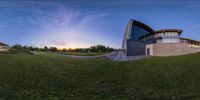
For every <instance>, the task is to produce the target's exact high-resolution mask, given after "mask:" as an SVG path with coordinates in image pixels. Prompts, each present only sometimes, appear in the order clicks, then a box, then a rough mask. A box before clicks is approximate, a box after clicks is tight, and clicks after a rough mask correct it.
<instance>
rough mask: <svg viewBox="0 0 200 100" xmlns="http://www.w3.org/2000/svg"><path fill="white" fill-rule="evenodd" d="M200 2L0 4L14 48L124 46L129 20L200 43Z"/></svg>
mask: <svg viewBox="0 0 200 100" xmlns="http://www.w3.org/2000/svg"><path fill="white" fill-rule="evenodd" d="M199 9H200V1H198V0H187V1H186V0H168V1H165V0H60V1H59V0H43V1H42V0H40V1H39V0H36V1H32V0H28V1H20V0H8V1H0V42H3V43H6V44H9V45H11V46H12V45H14V44H22V45H31V46H38V47H43V46H48V47H52V46H55V47H58V48H87V47H90V46H92V45H98V44H102V45H106V46H110V47H114V48H121V44H122V38H123V35H124V31H125V27H126V25H127V23H128V21H129V20H130V19H136V20H139V21H141V22H143V23H145V24H147V25H149V26H150V27H152V28H153V29H154V30H159V29H182V30H183V33H182V35H181V36H182V37H187V38H192V39H195V40H200V30H199V29H200V11H199Z"/></svg>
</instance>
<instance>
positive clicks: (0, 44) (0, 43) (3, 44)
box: [0, 42, 9, 46]
mask: <svg viewBox="0 0 200 100" xmlns="http://www.w3.org/2000/svg"><path fill="white" fill-rule="evenodd" d="M0 46H9V45H7V44H5V43H2V42H0Z"/></svg>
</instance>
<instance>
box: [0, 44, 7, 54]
mask: <svg viewBox="0 0 200 100" xmlns="http://www.w3.org/2000/svg"><path fill="white" fill-rule="evenodd" d="M8 48H9V46H8V45H7V44H5V43H2V42H0V52H1V51H6V50H8Z"/></svg>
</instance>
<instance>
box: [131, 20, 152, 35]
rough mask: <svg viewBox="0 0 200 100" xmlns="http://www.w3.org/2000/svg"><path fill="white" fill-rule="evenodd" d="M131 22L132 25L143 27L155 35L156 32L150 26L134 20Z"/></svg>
mask: <svg viewBox="0 0 200 100" xmlns="http://www.w3.org/2000/svg"><path fill="white" fill-rule="evenodd" d="M131 21H132V25H135V26H138V27H142V28H144V29H146V30H147V31H148V32H149V33H150V34H153V33H154V30H153V29H152V28H151V27H149V26H148V25H146V24H144V23H142V22H140V21H137V20H133V19H131Z"/></svg>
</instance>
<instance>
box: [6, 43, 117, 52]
mask: <svg viewBox="0 0 200 100" xmlns="http://www.w3.org/2000/svg"><path fill="white" fill-rule="evenodd" d="M10 48H11V49H17V50H30V51H48V52H80V53H90V52H112V51H115V50H117V49H114V48H112V47H109V46H104V45H94V46H91V47H89V48H75V49H71V48H69V49H61V50H60V49H58V48H56V47H47V46H44V47H43V48H39V47H34V46H27V45H24V46H22V45H20V44H16V45H13V46H11V47H10Z"/></svg>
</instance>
